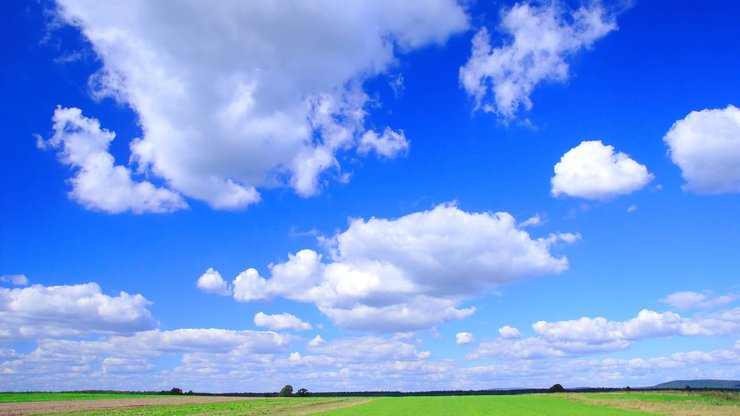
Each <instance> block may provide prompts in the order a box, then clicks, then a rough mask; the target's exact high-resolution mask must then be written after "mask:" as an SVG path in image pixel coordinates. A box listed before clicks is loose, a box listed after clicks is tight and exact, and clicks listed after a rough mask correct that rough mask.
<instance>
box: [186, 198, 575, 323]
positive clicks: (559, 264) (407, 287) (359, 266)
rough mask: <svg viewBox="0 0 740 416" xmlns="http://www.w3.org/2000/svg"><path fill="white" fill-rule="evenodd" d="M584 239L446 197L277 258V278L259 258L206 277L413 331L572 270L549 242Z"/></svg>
mask: <svg viewBox="0 0 740 416" xmlns="http://www.w3.org/2000/svg"><path fill="white" fill-rule="evenodd" d="M578 239H579V236H578V235H577V234H570V233H560V234H551V235H549V236H547V237H541V238H532V237H531V236H530V235H529V233H527V232H526V231H524V230H523V229H521V228H519V227H518V225H517V223H516V221H515V219H514V217H512V216H511V215H510V214H508V213H504V212H500V213H495V214H493V213H469V212H465V211H463V210H461V209H459V208H457V207H456V206H454V205H439V206H437V207H435V208H434V209H431V210H429V211H422V212H415V213H412V214H408V215H406V216H403V217H400V218H397V219H390V220H389V219H379V218H371V219H369V220H362V219H354V220H352V221H351V222H350V224H349V227H348V228H347V230H345V231H343V232H341V233H339V234H337V235H335V236H333V237H332V238H329V239H323V240H322V241H323V243H324V246H325V248H327V249H328V251H329V252H330V256H329V258H328V259H324V257H323V256H322V255H320V254H319V253H317V252H316V251H314V250H311V249H305V250H301V251H299V252H297V253H296V254H291V255H290V256H289V258H288V260H287V261H286V262H283V263H278V264H272V265H270V272H271V277H270V278H269V279H266V278H264V277H262V276H261V275H260V274H259V272H258V271H257V270H256V269H254V268H250V269H247V270H245V271H244V272H242V273H241V274H239V275H238V276H237V277H236V278H235V279H234V280H233V282H232V283H231V284H228V283H227V282H226V281H225V280H224V279H223V278H222V277H221V276H220V274H218V272H217V271H215V270H213V269H209V270H208V271H206V273H204V274H203V275H202V276H201V277H200V278H199V279H198V282H197V286H198V287H199V288H200V289H201V290H203V291H205V292H208V293H215V294H221V295H228V294H232V295H233V297H234V298H235V299H236V300H238V301H241V302H250V301H259V300H266V299H271V298H274V297H276V296H280V297H283V298H286V299H291V300H295V301H299V302H309V303H313V304H315V305H316V306H317V307H318V309H319V310H320V311H321V312H322V313H323V314H325V315H326V316H327V317H328V318H329V319H330V320H331V321H332V322H333V323H334V325H336V326H337V327H340V328H345V329H360V330H371V331H384V332H393V331H410V330H418V329H423V328H430V327H433V326H436V325H439V324H441V323H443V322H446V321H450V320H457V319H461V318H464V317H466V316H469V315H471V314H473V313H474V312H475V308H474V307H466V308H461V304H462V303H463V302H465V301H467V300H470V299H474V298H477V297H480V296H482V295H484V294H486V293H487V292H489V291H491V290H492V289H493V288H494V287H496V286H498V285H502V284H505V283H510V282H513V281H516V280H520V279H522V278H525V277H530V276H539V275H548V274H558V273H561V272H563V271H564V270H566V269H567V267H568V261H567V259H566V258H565V257H555V256H553V255H552V254H551V253H550V249H551V248H552V247H553V245H555V244H556V243H564V244H567V243H572V242H574V241H576V240H578Z"/></svg>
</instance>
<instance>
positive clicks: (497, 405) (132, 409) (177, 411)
mask: <svg viewBox="0 0 740 416" xmlns="http://www.w3.org/2000/svg"><path fill="white" fill-rule="evenodd" d="M44 399H45V400H44ZM31 414H33V415H39V414H43V415H57V416H59V415H86V416H90V415H100V416H102V415H113V416H117V415H118V416H122V415H141V416H164V415H219V416H236V415H239V416H257V415H273V416H300V415H308V414H312V415H317V416H366V415H372V416H385V415H388V416H391V415H393V416H397V415H398V416H403V415H409V416H437V415H439V416H579V415H584V416H585V415H588V416H641V415H642V416H646V415H668V416H738V415H740V394H738V393H711V394H704V393H702V394H698V393H690V394H689V393H680V392H672V393H642V392H633V393H569V394H522V395H487V396H483V395H480V396H431V397H430V396H414V397H374V398H369V397H307V398H244V397H224V396H197V395H196V396H187V395H186V396H151V395H136V394H111V395H106V394H88V395H84V394H80V393H23V394H0V415H2V416H9V415H31Z"/></svg>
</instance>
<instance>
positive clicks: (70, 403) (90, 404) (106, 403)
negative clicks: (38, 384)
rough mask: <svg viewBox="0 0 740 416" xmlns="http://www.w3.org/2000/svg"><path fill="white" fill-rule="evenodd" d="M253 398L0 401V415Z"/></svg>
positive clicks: (180, 397) (252, 398)
mask: <svg viewBox="0 0 740 416" xmlns="http://www.w3.org/2000/svg"><path fill="white" fill-rule="evenodd" d="M255 399H259V398H258V397H225V396H177V397H172V396H170V397H147V398H141V399H100V400H62V401H50V402H16V403H0V416H16V415H32V414H38V413H51V412H72V411H78V410H100V409H112V408H120V407H141V406H156V405H162V404H201V403H219V402H232V401H237V400H255Z"/></svg>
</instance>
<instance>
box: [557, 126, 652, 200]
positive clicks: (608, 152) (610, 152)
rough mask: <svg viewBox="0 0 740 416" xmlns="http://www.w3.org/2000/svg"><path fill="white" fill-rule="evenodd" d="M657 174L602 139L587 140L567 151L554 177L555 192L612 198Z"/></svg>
mask: <svg viewBox="0 0 740 416" xmlns="http://www.w3.org/2000/svg"><path fill="white" fill-rule="evenodd" d="M651 180H653V175H652V174H651V173H650V172H648V170H647V168H646V167H645V166H644V165H641V164H639V163H637V162H635V161H634V160H632V159H630V157H629V156H628V155H626V154H624V153H622V152H616V153H615V152H614V147H612V146H606V145H604V144H603V143H601V141H600V140H594V141H584V142H581V144H579V145H578V146H576V147H574V148H572V149H570V150H569V151H568V152H566V153H565V154H564V155H563V157H562V158H560V162H558V163H557V164H556V165H555V176H553V177H552V179H550V182H551V183H552V194H553V195H554V196H560V195H568V196H572V197H579V198H586V199H602V200H603V199H609V198H614V197H616V196H619V195H627V194H630V193H632V192H635V191H637V190H640V189H642V188H643V187H644V186H645V185H647V184H648V183H649V182H650V181H651Z"/></svg>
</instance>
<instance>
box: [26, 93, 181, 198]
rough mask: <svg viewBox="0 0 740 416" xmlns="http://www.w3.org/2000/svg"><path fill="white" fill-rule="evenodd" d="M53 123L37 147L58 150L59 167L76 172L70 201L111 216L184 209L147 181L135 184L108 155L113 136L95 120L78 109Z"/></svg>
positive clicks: (63, 111) (60, 111)
mask: <svg viewBox="0 0 740 416" xmlns="http://www.w3.org/2000/svg"><path fill="white" fill-rule="evenodd" d="M52 119H53V121H54V135H53V136H52V137H51V139H49V140H48V141H43V140H41V139H39V141H38V145H39V147H41V148H46V149H48V148H52V149H58V150H59V156H60V160H61V161H62V163H64V164H65V165H69V166H71V167H72V168H73V169H74V170H75V176H74V177H73V178H72V179H70V181H69V182H70V183H71V184H72V191H71V192H70V193H69V195H70V197H71V198H72V199H74V200H76V201H77V202H79V203H80V204H82V205H84V206H85V207H87V208H90V209H96V210H101V211H106V212H111V213H119V212H123V211H129V210H130V211H133V212H136V213H142V212H170V211H175V210H178V209H182V208H185V207H186V206H187V205H186V204H185V201H183V200H182V198H181V197H180V195H178V194H177V193H175V192H172V191H170V190H168V189H165V188H157V187H156V186H154V185H153V184H152V183H151V182H148V181H146V180H142V181H138V182H137V181H135V180H133V179H132V178H131V175H132V172H131V170H130V169H129V168H127V167H126V166H121V165H116V164H115V162H114V160H113V156H112V155H111V154H110V153H109V152H108V147H109V146H110V142H111V141H112V140H113V139H114V138H115V137H116V135H115V133H113V132H110V131H108V130H105V129H101V127H100V122H99V121H98V120H96V119H93V118H87V117H84V116H83V115H82V111H81V110H80V109H79V108H61V107H57V109H56V110H55V111H54V116H53V118H52Z"/></svg>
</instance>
